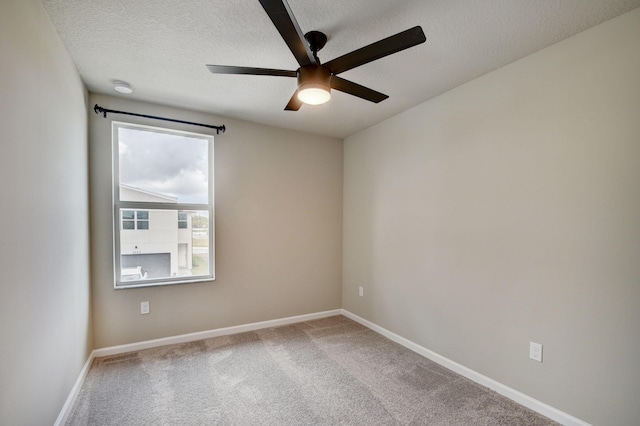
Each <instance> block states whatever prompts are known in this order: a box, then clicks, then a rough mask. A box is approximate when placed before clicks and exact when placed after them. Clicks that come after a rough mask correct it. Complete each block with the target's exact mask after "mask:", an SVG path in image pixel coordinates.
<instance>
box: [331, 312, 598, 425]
mask: <svg viewBox="0 0 640 426" xmlns="http://www.w3.org/2000/svg"><path fill="white" fill-rule="evenodd" d="M341 314H342V315H344V316H345V317H347V318H349V319H352V320H353V321H355V322H357V323H360V324H361V325H363V326H365V327H367V328H369V329H371V330H373V331H375V332H376V333H379V334H381V335H383V336H384V337H386V338H388V339H389V340H392V341H394V342H396V343H398V344H399V345H402V346H404V347H405V348H407V349H409V350H411V351H413V352H415V353H417V354H419V355H422V356H423V357H425V358H427V359H429V360H431V361H433V362H435V363H437V364H440V365H441V366H443V367H445V368H447V369H449V370H451V371H453V372H455V373H458V374H460V375H461V376H464V377H466V378H467V379H469V380H471V381H473V382H475V383H478V384H479V385H482V386H485V387H487V388H489V389H491V390H493V391H495V392H497V393H499V394H500V395H502V396H505V397H507V398H509V399H511V400H513V401H515V402H517V403H518V404H520V405H522V406H524V407H527V408H529V409H530V410H533V411H535V412H536V413H538V414H542V415H543V416H545V417H548V418H550V419H551V420H554V421H556V422H558V423H561V424H563V425H565V426H593V425H591V424H590V423H587V422H585V421H583V420H580V419H579V418H577V417H574V416H572V415H571V414H568V413H565V412H564V411H562V410H559V409H557V408H555V407H552V406H551V405H549V404H546V403H544V402H542V401H539V400H537V399H535V398H533V397H531V396H529V395H526V394H524V393H522V392H520V391H518V390H516V389H513V388H511V387H509V386H507V385H505V384H502V383H500V382H498V381H496V380H494V379H492V378H490V377H487V376H485V375H483V374H481V373H478V372H477V371H475V370H472V369H470V368H468V367H465V366H464V365H462V364H458V363H457V362H455V361H453V360H450V359H449V358H447V357H444V356H442V355H440V354H438V353H436V352H433V351H432V350H430V349H427V348H425V347H424V346H421V345H419V344H417V343H415V342H412V341H411V340H409V339H407V338H405V337H402V336H400V335H398V334H396V333H394V332H392V331H389V330H387V329H386V328H383V327H381V326H379V325H377V324H375V323H373V322H371V321H369V320H366V319H364V318H362V317H360V316H358V315H356V314H354V313H352V312H350V311H348V310H346V309H341Z"/></svg>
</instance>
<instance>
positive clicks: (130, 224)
mask: <svg viewBox="0 0 640 426" xmlns="http://www.w3.org/2000/svg"><path fill="white" fill-rule="evenodd" d="M134 223H135V222H134V221H132V220H123V221H122V229H135V226H134Z"/></svg>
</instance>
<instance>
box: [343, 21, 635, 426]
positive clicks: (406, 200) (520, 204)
mask: <svg viewBox="0 0 640 426" xmlns="http://www.w3.org/2000/svg"><path fill="white" fill-rule="evenodd" d="M638 41H640V9H636V10H635V11H633V12H631V13H629V14H626V15H623V16H621V17H619V18H616V19H614V20H612V21H609V22H606V23H604V24H602V25H600V26H598V27H595V28H593V29H591V30H588V31H586V32H584V33H582V34H579V35H577V36H576V37H573V38H571V39H568V40H566V41H563V42H561V43H559V44H557V45H554V46H551V47H550V48H547V49H545V50H543V51H540V52H538V53H536V54H534V55H531V56H529V57H527V58H524V59H522V60H520V61H518V62H516V63H513V64H511V65H508V66H506V67H504V68H502V69H499V70H497V71H495V72H492V73H490V74H487V75H485V76H483V77H481V78H479V79H477V80H475V81H472V82H470V83H468V84H466V85H464V86H461V87H459V88H457V89H455V90H452V91H450V92H448V93H446V94H444V95H442V96H440V97H438V98H436V99H433V100H432V101H429V102H426V103H424V104H422V105H419V106H417V107H415V108H413V109H411V110H408V111H406V112H404V113H402V114H400V115H398V116H396V117H394V118H392V119H390V120H387V121H385V122H383V123H380V124H379V125H376V126H374V127H372V128H370V129H368V130H364V131H362V132H360V133H357V134H355V135H353V136H351V137H349V138H347V139H346V140H345V158H344V162H345V183H344V231H345V232H344V246H343V250H344V275H343V307H344V308H345V309H347V310H350V311H352V312H354V313H355V314H358V315H361V316H363V317H364V318H366V319H368V320H371V321H373V322H374V323H377V324H379V325H381V326H383V327H385V328H387V329H389V330H391V331H394V332H396V333H398V334H400V335H402V336H404V337H406V338H409V339H411V340H413V341H415V342H417V343H419V344H420V345H422V346H424V347H426V348H428V349H431V350H433V351H435V352H437V353H439V354H441V355H443V356H445V357H448V358H450V359H452V360H454V361H457V362H459V363H461V364H463V365H465V366H467V367H469V368H471V369H473V370H476V371H478V372H480V373H482V374H484V375H486V376H489V377H490V378H493V379H495V380H497V381H498V382H501V383H503V384H506V385H508V386H510V387H513V388H515V389H517V390H519V391H522V392H524V393H525V394H527V395H530V396H532V397H534V398H536V399H538V400H540V401H543V402H546V403H548V404H550V405H552V406H554V407H556V408H558V409H560V410H563V411H565V412H568V413H569V414H572V415H574V416H576V417H578V418H581V419H583V420H585V421H587V422H590V423H593V424H597V425H632V424H637V422H638V419H640V404H638V395H640V379H639V378H640V362H639V360H640V355H639V354H640V332H639V327H640V48H639V44H638ZM358 286H363V287H364V297H362V298H360V297H358ZM530 340H533V341H536V342H539V343H542V344H543V345H544V363H542V364H539V363H536V362H535V361H532V360H529V359H528V345H529V341H530Z"/></svg>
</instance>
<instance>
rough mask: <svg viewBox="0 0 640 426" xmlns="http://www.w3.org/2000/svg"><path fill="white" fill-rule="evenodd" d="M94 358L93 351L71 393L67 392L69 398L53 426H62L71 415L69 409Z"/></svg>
mask: <svg viewBox="0 0 640 426" xmlns="http://www.w3.org/2000/svg"><path fill="white" fill-rule="evenodd" d="M94 358H95V351H92V352H91V354H89V358H87V362H85V363H84V366H83V367H82V370H80V374H79V375H78V379H77V380H76V382H75V383H74V385H73V388H71V392H69V396H68V397H67V400H66V401H65V402H64V405H63V406H62V410H60V414H58V418H57V419H56V422H55V423H54V424H53V426H62V425H64V424H65V423H66V422H67V418H68V417H69V414H70V413H71V407H73V404H74V403H75V402H76V399H77V398H78V394H79V393H80V389H81V388H82V384H83V383H84V379H86V377H87V373H89V368H91V364H92V363H93V359H94Z"/></svg>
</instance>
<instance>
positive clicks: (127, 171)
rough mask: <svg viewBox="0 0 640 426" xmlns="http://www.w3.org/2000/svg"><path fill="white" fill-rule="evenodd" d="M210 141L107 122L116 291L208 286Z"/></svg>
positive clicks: (211, 257)
mask: <svg viewBox="0 0 640 426" xmlns="http://www.w3.org/2000/svg"><path fill="white" fill-rule="evenodd" d="M213 201H214V199H213V136H211V135H204V134H197V133H187V132H179V131H174V130H168V129H161V128H156V127H149V126H139V125H133V124H127V123H121V122H113V209H114V210H113V212H114V216H113V217H114V226H113V229H114V242H115V244H114V277H115V287H116V288H128V287H142V286H151V285H165V284H180V283H187V282H197V281H210V280H213V279H214V278H215V267H214V266H215V264H214V244H213V242H214V226H213V224H214V220H213Z"/></svg>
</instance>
